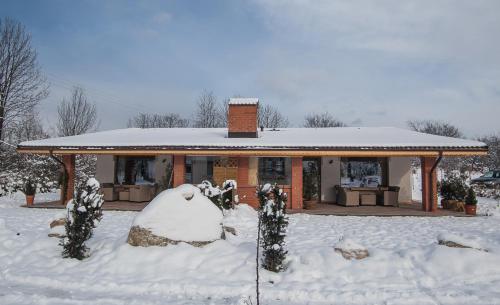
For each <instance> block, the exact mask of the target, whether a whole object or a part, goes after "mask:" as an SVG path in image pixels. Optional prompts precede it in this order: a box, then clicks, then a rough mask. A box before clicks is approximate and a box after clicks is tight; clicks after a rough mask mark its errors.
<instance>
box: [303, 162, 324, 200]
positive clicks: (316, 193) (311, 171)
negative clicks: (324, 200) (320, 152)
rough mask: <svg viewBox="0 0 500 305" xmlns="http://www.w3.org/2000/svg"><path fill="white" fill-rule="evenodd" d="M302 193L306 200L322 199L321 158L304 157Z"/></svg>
mask: <svg viewBox="0 0 500 305" xmlns="http://www.w3.org/2000/svg"><path fill="white" fill-rule="evenodd" d="M302 171H303V172H302V195H303V198H304V201H314V202H319V201H320V198H321V197H320V194H321V158H304V159H302Z"/></svg>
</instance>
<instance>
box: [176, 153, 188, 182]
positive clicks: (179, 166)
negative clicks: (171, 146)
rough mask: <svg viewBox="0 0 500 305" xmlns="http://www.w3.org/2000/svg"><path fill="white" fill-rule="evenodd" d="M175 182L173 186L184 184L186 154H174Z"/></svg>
mask: <svg viewBox="0 0 500 305" xmlns="http://www.w3.org/2000/svg"><path fill="white" fill-rule="evenodd" d="M173 170H174V182H173V186H174V187H177V186H179V185H181V184H184V180H185V176H186V156H184V155H174V169H173Z"/></svg>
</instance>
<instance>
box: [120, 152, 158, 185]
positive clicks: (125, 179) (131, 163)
mask: <svg viewBox="0 0 500 305" xmlns="http://www.w3.org/2000/svg"><path fill="white" fill-rule="evenodd" d="M154 165H155V157H126V156H119V157H117V160H116V182H117V183H119V184H125V185H135V184H150V183H154V182H155V178H154V168H155V166H154Z"/></svg>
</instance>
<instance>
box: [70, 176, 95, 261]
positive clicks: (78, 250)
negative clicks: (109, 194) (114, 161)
mask: <svg viewBox="0 0 500 305" xmlns="http://www.w3.org/2000/svg"><path fill="white" fill-rule="evenodd" d="M100 188H101V187H100V185H99V182H98V181H97V180H96V179H94V178H90V179H89V180H88V181H87V183H86V185H85V187H79V188H77V191H76V192H75V196H74V198H73V199H72V200H70V201H69V202H68V204H67V206H66V210H67V219H66V225H65V229H66V237H65V238H63V239H62V240H61V245H62V246H63V257H70V258H76V259H80V260H81V259H84V258H85V257H87V256H88V248H87V246H86V245H85V242H86V241H87V240H88V239H90V238H91V237H92V231H93V229H94V228H95V227H96V226H97V224H98V223H99V221H100V220H101V218H102V209H101V207H102V203H103V202H104V200H103V198H102V197H103V195H101V194H99V190H100Z"/></svg>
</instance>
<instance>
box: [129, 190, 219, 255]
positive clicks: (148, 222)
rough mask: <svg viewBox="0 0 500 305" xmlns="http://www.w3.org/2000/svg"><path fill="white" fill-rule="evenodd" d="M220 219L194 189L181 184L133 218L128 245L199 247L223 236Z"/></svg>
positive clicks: (212, 206)
mask: <svg viewBox="0 0 500 305" xmlns="http://www.w3.org/2000/svg"><path fill="white" fill-rule="evenodd" d="M222 218H223V216H222V212H221V211H220V210H219V209H218V208H217V207H216V206H215V205H214V204H213V203H212V202H211V201H210V200H209V199H208V198H207V197H206V196H204V195H203V194H201V191H200V190H199V189H198V188H197V187H195V186H193V185H189V184H183V185H181V186H178V187H176V188H174V189H169V190H166V191H163V192H161V193H160V194H159V195H158V196H156V197H155V198H154V199H153V201H151V203H149V204H148V205H147V206H146V208H144V210H142V212H140V213H139V214H138V215H137V217H135V219H134V222H133V224H132V228H131V229H130V233H129V237H128V243H129V244H131V245H133V246H166V245H168V244H177V243H178V242H187V243H190V244H192V245H195V246H203V245H205V244H207V243H210V242H212V241H215V240H218V239H221V238H222V237H223V236H224V233H223V229H222Z"/></svg>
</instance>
